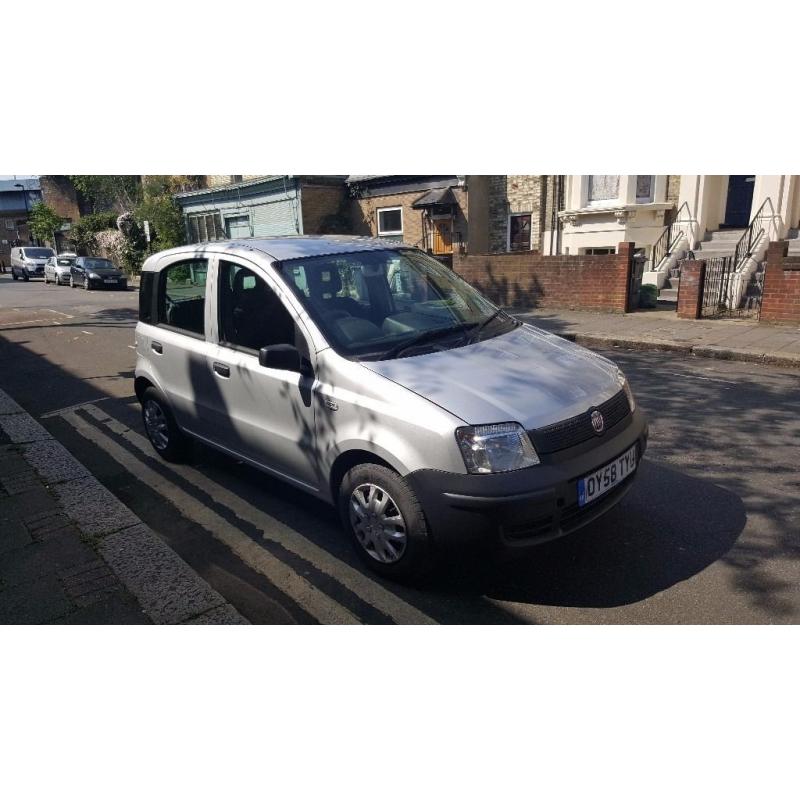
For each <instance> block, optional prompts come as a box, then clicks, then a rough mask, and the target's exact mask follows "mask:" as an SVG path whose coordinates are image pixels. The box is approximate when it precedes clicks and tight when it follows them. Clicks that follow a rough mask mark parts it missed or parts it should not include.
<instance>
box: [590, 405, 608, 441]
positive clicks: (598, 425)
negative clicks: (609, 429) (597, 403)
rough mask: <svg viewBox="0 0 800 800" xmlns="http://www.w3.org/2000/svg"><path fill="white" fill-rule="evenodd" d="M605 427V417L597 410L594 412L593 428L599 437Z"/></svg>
mask: <svg viewBox="0 0 800 800" xmlns="http://www.w3.org/2000/svg"><path fill="white" fill-rule="evenodd" d="M605 426H606V421H605V420H604V419H603V415H602V414H601V413H600V412H599V411H598V410H597V409H595V410H594V411H592V427H593V428H594V432H595V433H596V434H597V435H598V436H599V435H600V434H601V433H602V432H603V428H605Z"/></svg>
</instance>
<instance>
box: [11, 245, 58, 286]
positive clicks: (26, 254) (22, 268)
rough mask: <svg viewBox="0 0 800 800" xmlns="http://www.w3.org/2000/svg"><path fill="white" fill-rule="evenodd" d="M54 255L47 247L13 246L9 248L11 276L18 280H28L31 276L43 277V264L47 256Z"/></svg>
mask: <svg viewBox="0 0 800 800" xmlns="http://www.w3.org/2000/svg"><path fill="white" fill-rule="evenodd" d="M54 255H55V251H53V250H52V249H51V248H49V247H13V248H11V277H12V278H13V279H14V280H15V281H18V280H19V279H20V278H22V280H23V281H29V280H30V279H31V278H43V277H44V265H45V263H46V262H47V259H48V258H51V257H52V256H54Z"/></svg>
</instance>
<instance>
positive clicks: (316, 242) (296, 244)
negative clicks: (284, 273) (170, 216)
mask: <svg viewBox="0 0 800 800" xmlns="http://www.w3.org/2000/svg"><path fill="white" fill-rule="evenodd" d="M407 246H408V245H404V244H403V243H402V242H398V241H395V240H387V239H375V238H371V237H369V236H332V235H331V236H268V237H264V238H258V239H229V240H225V241H221V242H204V243H200V244H194V245H184V246H183V247H175V248H173V249H171V250H165V251H163V252H161V253H158V254H156V256H155V258H154V259H153V261H152V262H151V261H150V259H148V262H149V263H148V264H145V266H144V267H143V269H157V268H158V267H157V262H158V260H160V259H161V258H162V257H163V256H165V255H177V254H180V253H198V252H201V251H205V252H209V253H230V254H231V255H235V254H239V255H244V256H246V255H247V254H248V253H251V252H253V251H254V250H255V251H258V252H261V253H264V254H265V255H267V256H269V257H270V258H272V259H273V260H275V261H288V260H290V259H293V258H310V257H312V256H327V255H335V254H336V253H359V252H364V251H368V250H396V249H397V248H399V247H407Z"/></svg>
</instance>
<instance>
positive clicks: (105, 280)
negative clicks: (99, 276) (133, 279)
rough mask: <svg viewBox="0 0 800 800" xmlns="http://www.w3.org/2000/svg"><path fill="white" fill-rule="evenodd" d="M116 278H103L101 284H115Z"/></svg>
mask: <svg viewBox="0 0 800 800" xmlns="http://www.w3.org/2000/svg"><path fill="white" fill-rule="evenodd" d="M116 282H117V279H116V278H103V283H116Z"/></svg>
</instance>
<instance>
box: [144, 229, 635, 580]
mask: <svg viewBox="0 0 800 800" xmlns="http://www.w3.org/2000/svg"><path fill="white" fill-rule="evenodd" d="M136 352H137V363H136V378H135V381H134V388H135V391H136V395H137V397H138V398H139V401H140V402H141V405H142V416H143V423H144V428H145V430H146V432H147V435H148V437H149V439H150V442H151V443H152V445H153V447H154V448H155V450H156V451H157V452H158V453H159V454H160V455H161V456H162V457H163V458H165V459H167V460H178V459H180V458H181V456H182V454H183V453H184V452H185V444H186V442H187V438H189V437H193V438H197V439H200V440H201V441H203V442H205V443H207V444H209V445H211V446H213V447H215V448H218V449H219V450H221V451H223V452H225V453H228V454H229V455H231V456H233V457H234V458H237V459H241V460H243V461H246V462H247V463H249V464H251V465H253V466H255V467H257V468H259V469H262V470H264V471H265V472H267V473H269V474H271V475H274V476H276V477H278V478H280V479H282V480H284V481H287V482H288V483H290V484H292V485H294V486H296V487H298V488H300V489H302V490H304V491H307V492H309V493H311V494H312V495H314V496H316V497H319V498H321V499H323V500H325V501H327V502H329V503H331V504H333V505H334V506H336V507H337V508H338V510H339V515H340V518H341V521H342V525H343V526H344V528H345V529H346V530H347V531H348V532H349V534H350V536H351V538H352V540H353V542H354V544H355V546H356V548H357V550H358V552H359V553H360V555H361V556H362V558H363V559H364V561H365V562H366V563H367V564H369V565H370V566H371V567H372V568H373V569H375V570H376V571H378V572H380V573H382V574H384V575H387V576H397V577H401V576H408V575H413V574H415V573H417V572H419V571H424V570H425V568H426V567H427V565H429V564H430V563H431V561H432V560H433V559H434V557H438V558H446V557H447V556H448V554H449V555H452V554H454V553H455V552H457V551H459V550H461V549H463V548H466V547H471V546H474V545H476V544H481V545H482V546H486V545H489V546H492V547H499V548H501V549H503V550H504V551H505V552H507V553H511V552H524V551H525V550H527V549H529V548H530V547H531V546H535V545H539V544H541V543H542V542H546V541H549V540H551V539H554V538H556V537H558V536H561V535H564V534H568V533H571V532H572V531H575V530H577V529H578V528H580V527H582V526H583V525H586V524H587V523H590V522H592V521H593V520H595V519H596V518H597V517H599V516H600V515H601V514H603V513H605V512H606V511H608V510H609V509H610V508H611V507H612V506H614V505H615V504H616V503H617V502H618V501H619V500H620V499H621V498H622V497H623V496H624V495H625V493H626V492H627V491H628V490H629V489H630V487H631V484H632V482H633V480H634V479H635V476H636V474H637V472H638V466H639V462H640V460H641V459H642V457H643V456H644V452H645V448H646V446H647V431H648V428H647V421H646V419H645V416H644V414H643V412H642V410H641V409H640V408H638V407H637V405H636V402H635V400H634V397H633V394H632V392H631V390H630V387H629V386H628V382H627V380H626V379H625V376H624V375H623V373H622V371H621V370H620V369H619V368H618V367H617V366H616V365H615V364H614V363H613V362H611V361H609V360H608V359H606V358H604V357H602V356H600V355H598V354H596V353H592V352H591V351H589V350H586V349H584V348H582V347H579V346H578V345H576V344H573V343H571V342H567V341H565V340H564V339H562V338H560V337H558V336H555V335H553V334H550V333H547V332H545V331H542V330H539V329H537V328H535V327H533V326H531V325H528V324H524V323H522V322H521V321H519V320H517V319H515V318H514V317H513V316H512V315H510V314H508V313H507V312H506V311H504V310H503V309H502V308H498V307H497V306H496V305H494V304H493V303H492V302H491V301H489V300H488V299H487V298H485V297H484V296H483V295H482V294H480V292H478V291H477V290H476V289H474V288H473V287H472V286H470V285H469V284H468V283H466V282H465V281H464V280H462V279H461V278H459V277H458V275H456V274H455V273H454V272H453V271H452V270H450V269H448V268H447V267H446V266H444V265H443V264H441V263H440V262H439V261H436V260H435V259H433V258H431V257H430V256H428V255H426V254H425V253H423V252H421V251H420V250H417V249H415V248H411V247H406V246H403V245H399V244H397V243H393V242H390V241H385V240H378V239H366V238H357V237H325V236H319V237H286V238H278V237H276V238H271V239H248V240H247V241H246V243H245V242H242V243H237V242H236V241H227V242H224V243H221V244H209V245H205V246H202V245H201V246H198V245H191V246H185V247H181V248H176V249H174V250H168V251H166V252H163V253H158V254H155V255H152V256H150V258H148V259H147V261H146V262H145V263H144V265H143V267H142V274H141V288H140V292H139V323H138V325H137V327H136Z"/></svg>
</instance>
